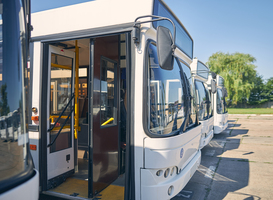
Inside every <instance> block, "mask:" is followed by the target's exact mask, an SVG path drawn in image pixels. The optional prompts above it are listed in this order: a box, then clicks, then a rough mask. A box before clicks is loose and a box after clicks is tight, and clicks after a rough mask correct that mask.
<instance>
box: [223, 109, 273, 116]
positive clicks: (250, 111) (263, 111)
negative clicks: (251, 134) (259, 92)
mask: <svg viewBox="0 0 273 200" xmlns="http://www.w3.org/2000/svg"><path fill="white" fill-rule="evenodd" d="M228 113H229V114H258V115H259V114H273V108H228Z"/></svg>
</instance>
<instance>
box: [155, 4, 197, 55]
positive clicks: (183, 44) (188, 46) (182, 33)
mask: <svg viewBox="0 0 273 200" xmlns="http://www.w3.org/2000/svg"><path fill="white" fill-rule="evenodd" d="M153 13H154V15H157V16H161V17H167V18H169V19H171V20H172V21H173V23H174V24H175V26H176V38H175V43H176V45H177V46H178V48H180V49H181V50H182V51H183V52H184V53H185V54H187V55H188V56H189V57H190V58H193V40H192V39H191V37H190V36H189V34H188V33H187V31H186V30H185V28H184V27H183V26H181V25H180V23H179V22H178V21H177V20H176V19H175V18H174V16H173V15H172V14H171V13H170V12H169V11H168V10H167V9H166V8H165V7H164V6H163V5H162V4H161V3H160V2H159V1H158V0H155V3H154V12H153ZM153 25H154V27H155V28H157V27H158V26H164V27H167V28H168V29H169V30H170V31H171V32H172V34H173V26H172V24H171V22H169V21H167V20H161V21H158V22H153Z"/></svg>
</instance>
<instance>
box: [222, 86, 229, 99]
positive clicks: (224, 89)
mask: <svg viewBox="0 0 273 200" xmlns="http://www.w3.org/2000/svg"><path fill="white" fill-rule="evenodd" d="M222 93H223V97H227V96H228V93H227V89H226V88H222Z"/></svg>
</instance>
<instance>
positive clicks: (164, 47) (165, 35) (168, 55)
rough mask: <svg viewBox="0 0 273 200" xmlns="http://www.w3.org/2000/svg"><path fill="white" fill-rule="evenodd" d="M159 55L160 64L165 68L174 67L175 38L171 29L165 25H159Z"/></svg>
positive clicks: (170, 68)
mask: <svg viewBox="0 0 273 200" xmlns="http://www.w3.org/2000/svg"><path fill="white" fill-rule="evenodd" d="M156 46H157V57H158V63H159V66H160V67H161V68H162V69H165V70H172V69H173V62H174V56H173V46H174V44H173V39H172V34H171V32H170V30H169V29H168V28H166V27H163V26H158V27H157V45H156Z"/></svg>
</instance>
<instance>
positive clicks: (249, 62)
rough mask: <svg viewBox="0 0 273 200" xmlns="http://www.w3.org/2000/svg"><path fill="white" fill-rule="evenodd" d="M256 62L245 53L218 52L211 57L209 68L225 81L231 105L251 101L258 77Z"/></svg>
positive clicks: (208, 63)
mask: <svg viewBox="0 0 273 200" xmlns="http://www.w3.org/2000/svg"><path fill="white" fill-rule="evenodd" d="M255 61H256V59H255V58H254V57H253V56H251V55H250V54H243V53H234V54H229V53H227V54H225V53H222V52H217V53H214V54H213V55H212V56H210V57H209V60H208V62H207V66H209V68H210V70H211V71H213V72H215V73H217V74H219V75H221V76H222V77H223V78H224V79H225V87H226V88H227V92H228V97H227V99H228V104H229V105H230V104H233V105H237V104H238V103H243V102H246V101H247V100H248V99H249V97H250V93H251V90H252V89H253V88H254V79H255V78H256V75H257V72H256V70H255V68H256V66H255V65H254V64H253V63H254V62H255Z"/></svg>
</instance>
